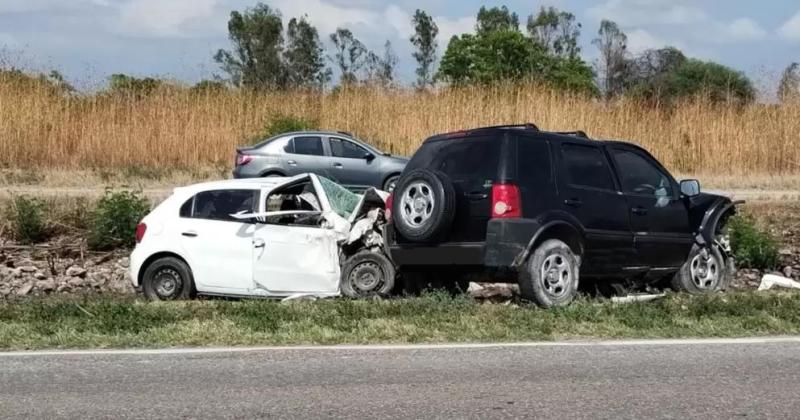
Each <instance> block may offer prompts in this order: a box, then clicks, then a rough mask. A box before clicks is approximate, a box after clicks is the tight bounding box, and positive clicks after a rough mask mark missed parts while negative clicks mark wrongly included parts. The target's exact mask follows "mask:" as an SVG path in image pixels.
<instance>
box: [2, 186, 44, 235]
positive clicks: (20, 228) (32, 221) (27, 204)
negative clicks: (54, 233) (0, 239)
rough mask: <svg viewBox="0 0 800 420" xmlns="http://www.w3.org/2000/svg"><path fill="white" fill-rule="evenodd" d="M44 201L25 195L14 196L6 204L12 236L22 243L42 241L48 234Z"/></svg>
mask: <svg viewBox="0 0 800 420" xmlns="http://www.w3.org/2000/svg"><path fill="white" fill-rule="evenodd" d="M45 211H46V208H45V205H44V202H43V201H42V200H40V199H38V198H35V197H28V196H26V195H17V196H14V197H13V198H12V200H11V202H10V204H9V206H8V214H7V217H8V221H9V222H10V223H11V228H12V233H13V234H14V237H15V238H16V239H17V240H18V241H20V242H21V243H24V244H33V243H37V242H42V241H44V240H46V239H47V238H48V237H49V236H50V231H49V229H48V226H47V221H46V219H47V218H46V217H45Z"/></svg>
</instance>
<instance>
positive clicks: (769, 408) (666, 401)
mask: <svg viewBox="0 0 800 420" xmlns="http://www.w3.org/2000/svg"><path fill="white" fill-rule="evenodd" d="M798 389H800V339H788V340H775V341H770V340H768V341H767V342H761V341H760V340H745V341H730V340H725V341H716V342H705V341H701V342H698V341H690V342H679V343H678V342H648V343H641V342H617V343H609V342H603V343H597V344H586V343H583V344H578V345H575V344H569V345H520V346H494V347H493V346H488V347H455V348H448V347H420V348H417V347H405V348H336V349H331V348H305V349H303V348H300V349H256V350H247V351H241V350H237V351H225V350H221V351H209V350H202V351H184V350H176V351H170V352H166V353H164V352H160V351H151V352H122V353H108V354H102V353H100V354H97V353H85V354H34V355H30V354H2V353H0V417H4V418H15V419H16V418H56V417H57V418H81V419H84V418H261V417H271V418H301V419H314V418H459V419H461V418H523V417H525V418H570V419H574V418H607V419H618V418H637V419H644V418H648V419H649V418H675V419H679V418H680V419H682V418H703V419H710V418H724V419H729V418H798V417H799V416H800V396H798V392H797V391H798Z"/></svg>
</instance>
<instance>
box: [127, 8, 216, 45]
mask: <svg viewBox="0 0 800 420" xmlns="http://www.w3.org/2000/svg"><path fill="white" fill-rule="evenodd" d="M215 5H216V0H170V1H162V0H131V1H128V2H126V3H124V4H122V5H121V6H120V7H119V18H118V22H116V23H115V24H114V28H112V29H113V30H114V31H116V32H120V33H122V34H125V35H133V36H142V37H153V38H161V37H184V36H189V35H191V33H190V32H193V33H194V32H195V31H191V30H190V28H189V27H188V26H189V25H191V23H193V22H197V21H203V20H208V19H210V18H212V17H214V13H215V7H214V6H215ZM203 26H204V27H205V28H204V29H205V30H206V31H207V30H208V26H206V25H203ZM217 26H219V25H212V26H210V27H212V28H216V29H217V30H216V31H215V32H219V29H218V28H217Z"/></svg>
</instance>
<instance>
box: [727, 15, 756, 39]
mask: <svg viewBox="0 0 800 420" xmlns="http://www.w3.org/2000/svg"><path fill="white" fill-rule="evenodd" d="M721 34H722V36H724V37H726V38H727V39H728V40H734V41H751V40H758V39H763V38H765V37H766V36H767V31H765V30H764V28H762V27H761V25H759V24H758V22H756V21H754V20H753V19H750V18H739V19H736V20H733V21H732V22H730V23H728V24H724V25H722V28H721Z"/></svg>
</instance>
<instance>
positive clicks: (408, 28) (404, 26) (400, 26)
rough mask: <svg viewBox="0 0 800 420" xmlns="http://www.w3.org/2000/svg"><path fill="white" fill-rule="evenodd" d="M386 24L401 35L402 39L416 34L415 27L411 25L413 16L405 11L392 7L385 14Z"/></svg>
mask: <svg viewBox="0 0 800 420" xmlns="http://www.w3.org/2000/svg"><path fill="white" fill-rule="evenodd" d="M383 17H384V19H385V21H386V23H387V24H388V25H389V26H391V27H393V28H394V29H395V31H397V33H398V35H400V38H401V39H404V38H408V37H410V36H411V35H413V34H414V26H413V25H412V24H411V15H410V14H408V13H406V12H405V11H404V10H403V9H401V8H399V7H397V6H395V5H391V6H389V7H387V8H386V10H385V11H384V12H383Z"/></svg>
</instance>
